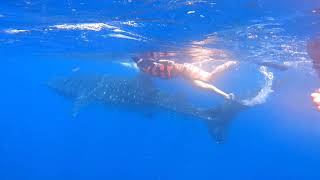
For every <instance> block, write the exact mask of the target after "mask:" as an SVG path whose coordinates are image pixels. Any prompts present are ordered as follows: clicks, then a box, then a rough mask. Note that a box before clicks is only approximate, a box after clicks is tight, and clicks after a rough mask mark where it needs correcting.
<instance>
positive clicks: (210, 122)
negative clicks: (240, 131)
mask: <svg viewBox="0 0 320 180" xmlns="http://www.w3.org/2000/svg"><path fill="white" fill-rule="evenodd" d="M246 108H247V106H245V105H243V104H241V103H239V102H236V101H232V102H231V101H230V102H227V103H226V104H223V105H221V106H218V107H216V108H211V109H207V110H205V111H203V114H204V115H205V116H204V117H207V118H204V123H205V124H206V125H207V128H208V132H209V134H210V135H211V136H212V137H213V139H214V140H215V141H216V143H219V144H220V143H223V142H224V141H225V139H226V135H227V134H228V133H227V131H228V126H229V124H230V123H231V121H232V120H233V119H234V118H235V117H236V116H237V115H238V114H239V113H240V112H242V111H243V110H245V109H246Z"/></svg>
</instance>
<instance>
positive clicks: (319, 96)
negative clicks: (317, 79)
mask: <svg viewBox="0 0 320 180" xmlns="http://www.w3.org/2000/svg"><path fill="white" fill-rule="evenodd" d="M311 97H312V100H313V102H314V103H315V104H316V106H317V109H318V110H319V111H320V89H318V90H317V91H316V92H314V93H312V94H311Z"/></svg>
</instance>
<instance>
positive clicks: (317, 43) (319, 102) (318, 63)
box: [307, 35, 320, 111]
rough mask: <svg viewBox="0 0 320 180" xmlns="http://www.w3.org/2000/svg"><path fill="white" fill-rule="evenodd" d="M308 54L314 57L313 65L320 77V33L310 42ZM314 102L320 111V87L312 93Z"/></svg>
mask: <svg viewBox="0 0 320 180" xmlns="http://www.w3.org/2000/svg"><path fill="white" fill-rule="evenodd" d="M307 50H308V54H309V56H310V57H311V58H312V59H313V62H312V63H313V67H314V69H315V70H316V71H317V72H318V75H319V77H320V35H319V36H317V37H315V38H313V39H312V40H310V41H309V42H308V47H307ZM311 97H312V100H313V102H314V103H315V104H316V106H317V109H318V110H319V111H320V89H318V90H317V91H315V92H314V93H312V94H311Z"/></svg>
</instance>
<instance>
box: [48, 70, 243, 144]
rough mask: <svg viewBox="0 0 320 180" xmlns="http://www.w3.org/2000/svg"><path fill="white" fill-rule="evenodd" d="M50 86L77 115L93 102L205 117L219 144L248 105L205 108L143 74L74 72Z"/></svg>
mask: <svg viewBox="0 0 320 180" xmlns="http://www.w3.org/2000/svg"><path fill="white" fill-rule="evenodd" d="M47 85H48V87H49V88H51V89H53V90H55V91H56V92H58V93H59V94H60V95H62V96H65V97H69V98H72V99H73V100H74V104H75V105H74V113H75V114H76V113H77V112H78V111H79V109H80V108H81V107H83V106H85V105H87V104H89V103H91V102H100V103H103V104H110V105H112V106H116V107H128V108H131V109H134V110H137V111H138V110H139V109H140V110H142V111H145V110H147V109H148V108H160V109H163V110H166V111H170V112H175V113H178V114H182V115H187V116H190V117H193V118H194V119H199V120H202V121H203V122H204V123H205V124H206V126H207V127H208V132H209V134H210V135H211V136H212V137H213V138H214V140H215V141H216V142H217V143H222V142H224V139H225V136H226V132H227V127H228V124H229V123H230V122H231V120H232V119H234V118H235V117H236V116H237V115H238V113H240V112H242V111H243V110H245V109H246V108H248V106H245V105H243V104H241V103H237V102H235V101H228V102H225V103H222V104H221V105H217V106H216V107H213V108H202V107H201V106H200V105H197V104H194V103H191V102H190V101H188V100H187V98H184V97H182V96H177V95H176V94H171V93H167V92H164V91H161V90H160V89H159V88H157V87H156V86H155V85H154V83H153V81H152V79H150V78H149V77H146V76H143V75H138V76H134V77H121V76H114V75H74V76H69V77H60V78H56V79H53V80H51V81H49V82H48V83H47Z"/></svg>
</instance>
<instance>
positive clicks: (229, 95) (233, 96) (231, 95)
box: [226, 93, 235, 101]
mask: <svg viewBox="0 0 320 180" xmlns="http://www.w3.org/2000/svg"><path fill="white" fill-rule="evenodd" d="M234 98H235V95H234V94H233V93H229V94H228V95H227V96H226V99H227V100H230V101H233V100H234Z"/></svg>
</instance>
